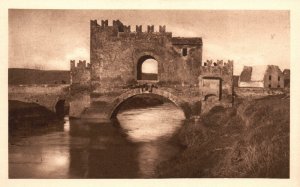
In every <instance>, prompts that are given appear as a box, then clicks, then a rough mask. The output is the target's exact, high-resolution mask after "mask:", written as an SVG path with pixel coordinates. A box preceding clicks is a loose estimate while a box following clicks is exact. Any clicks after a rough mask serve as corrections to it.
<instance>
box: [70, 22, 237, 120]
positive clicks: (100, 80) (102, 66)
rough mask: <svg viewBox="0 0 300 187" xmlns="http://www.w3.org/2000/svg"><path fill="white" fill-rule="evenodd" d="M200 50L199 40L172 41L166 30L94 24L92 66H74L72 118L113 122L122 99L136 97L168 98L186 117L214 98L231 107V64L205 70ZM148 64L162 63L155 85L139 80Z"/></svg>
mask: <svg viewBox="0 0 300 187" xmlns="http://www.w3.org/2000/svg"><path fill="white" fill-rule="evenodd" d="M202 45H203V44H202V39H201V38H200V37H193V38H183V37H172V32H167V31H166V26H159V30H158V31H157V32H156V31H155V30H154V26H153V25H149V26H148V27H147V30H146V31H143V28H142V26H136V29H135V31H131V28H130V26H127V25H124V24H123V23H122V22H121V21H119V20H114V21H113V22H112V25H109V24H108V20H105V21H104V20H102V21H101V24H98V23H97V20H91V22H90V65H89V64H86V62H85V61H80V62H79V63H78V64H77V66H76V65H75V61H71V86H70V97H71V98H70V100H71V102H70V116H71V117H82V118H84V117H87V118H99V119H101V120H102V121H105V120H109V119H110V118H112V117H114V114H115V113H116V111H117V109H118V107H119V105H120V104H121V103H122V102H123V101H124V100H126V99H128V98H130V97H133V96H135V95H138V94H157V95H161V96H163V97H166V98H168V99H169V100H171V101H173V102H174V103H175V104H176V105H178V106H179V107H181V108H182V109H183V111H184V113H185V115H186V117H187V118H190V117H193V116H199V115H200V113H201V112H202V111H205V110H204V109H201V108H202V107H203V106H202V104H203V103H205V102H207V101H208V100H210V98H211V97H212V96H214V97H216V98H217V99H216V102H215V103H216V104H220V103H232V72H233V62H232V61H230V62H228V64H224V63H223V62H221V61H218V66H216V67H213V66H211V65H208V64H204V65H203V66H202ZM147 59H154V60H156V61H157V62H158V63H157V64H158V73H157V80H142V79H141V78H140V77H141V76H140V74H141V66H142V64H143V62H144V61H145V60H147ZM208 63H210V62H208ZM211 63H212V62H211ZM207 87H208V88H207ZM72 106H73V107H72ZM207 106H208V105H207ZM209 106H210V107H211V106H213V104H209Z"/></svg>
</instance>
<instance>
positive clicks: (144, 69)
mask: <svg viewBox="0 0 300 187" xmlns="http://www.w3.org/2000/svg"><path fill="white" fill-rule="evenodd" d="M137 80H152V81H155V80H158V62H157V61H156V59H155V58H154V57H152V56H150V55H145V56H142V57H141V58H140V59H139V60H138V63H137Z"/></svg>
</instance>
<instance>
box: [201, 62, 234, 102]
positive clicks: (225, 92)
mask: <svg viewBox="0 0 300 187" xmlns="http://www.w3.org/2000/svg"><path fill="white" fill-rule="evenodd" d="M216 84H218V85H219V86H217V85H216ZM199 88H200V94H201V97H202V99H203V100H205V99H206V98H207V96H208V95H211V94H214V95H215V96H216V97H217V98H218V99H219V100H223V101H229V102H232V94H233V93H232V92H233V61H230V60H229V61H228V62H223V60H218V61H216V62H213V61H212V60H208V61H206V62H205V63H204V65H203V66H201V67H200V76H199ZM217 93H219V95H217Z"/></svg>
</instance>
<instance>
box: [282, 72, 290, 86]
mask: <svg viewBox="0 0 300 187" xmlns="http://www.w3.org/2000/svg"><path fill="white" fill-rule="evenodd" d="M283 76H284V87H286V88H289V87H290V77H291V71H290V70H289V69H285V70H283Z"/></svg>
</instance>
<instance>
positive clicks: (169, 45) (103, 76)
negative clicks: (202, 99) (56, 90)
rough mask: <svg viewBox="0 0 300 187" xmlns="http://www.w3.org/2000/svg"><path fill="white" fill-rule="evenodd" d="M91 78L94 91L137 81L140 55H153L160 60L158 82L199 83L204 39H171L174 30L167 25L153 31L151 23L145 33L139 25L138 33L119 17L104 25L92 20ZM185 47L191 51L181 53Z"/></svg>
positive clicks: (106, 90)
mask: <svg viewBox="0 0 300 187" xmlns="http://www.w3.org/2000/svg"><path fill="white" fill-rule="evenodd" d="M90 37H91V43H90V44H91V47H90V50H91V51H90V52H91V55H90V57H91V67H92V71H91V80H92V85H93V88H94V92H97V93H105V92H110V89H111V88H113V87H114V90H116V89H117V88H120V87H124V86H126V85H130V84H134V83H135V82H136V80H137V63H138V61H139V59H140V58H142V57H145V59H147V57H148V58H154V59H155V60H157V61H158V81H159V82H160V83H161V84H162V83H166V84H170V83H171V84H197V81H198V80H197V77H198V75H199V72H198V68H197V67H199V66H200V65H201V58H202V41H201V38H190V39H188V40H186V41H185V40H181V39H178V40H179V41H180V40H181V43H180V42H176V40H172V33H171V32H166V27H165V26H160V27H159V31H158V32H155V31H154V26H153V25H151V26H148V27H147V31H145V32H143V30H142V26H136V30H135V32H132V31H131V28H130V26H126V25H123V23H121V22H120V21H119V20H117V21H113V25H112V26H109V25H108V21H107V20H106V21H102V22H101V25H99V24H98V23H97V21H96V20H94V21H91V36H90ZM182 48H188V54H187V55H186V56H183V55H182V51H181V50H182Z"/></svg>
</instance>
